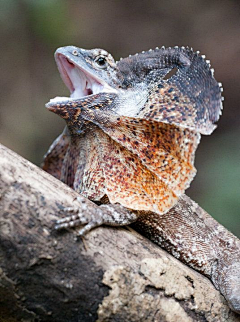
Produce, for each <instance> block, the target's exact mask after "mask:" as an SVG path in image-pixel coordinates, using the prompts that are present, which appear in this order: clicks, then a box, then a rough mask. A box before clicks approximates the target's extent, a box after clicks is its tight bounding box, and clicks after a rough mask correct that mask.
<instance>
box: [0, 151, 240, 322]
mask: <svg viewBox="0 0 240 322" xmlns="http://www.w3.org/2000/svg"><path fill="white" fill-rule="evenodd" d="M0 174H1V181H0V188H1V201H0V321H20V320H21V319H22V320H24V321H37V320H42V321H70V322H71V321H96V320H98V321H169V322H170V321H184V322H185V321H234V322H236V321H240V319H239V316H238V315H236V314H235V313H233V312H232V311H231V310H230V309H229V307H228V305H227V304H226V301H225V300H224V298H223V297H222V296H221V294H220V293H219V292H218V291H217V290H216V289H215V288H214V286H213V285H212V283H211V282H210V281H209V280H208V279H207V278H205V277H204V276H202V275H201V274H199V273H197V272H195V271H194V270H192V269H191V268H189V267H187V266H185V265H184V264H182V263H181V262H179V261H178V260H176V259H175V258H173V257H172V256H171V255H169V254H168V253H166V252H165V251H164V250H162V249H161V248H160V247H158V246H156V245H154V244H153V243H152V242H150V241H149V240H147V239H146V238H144V237H142V236H141V235H139V234H138V233H136V232H135V231H133V230H132V229H131V228H110V227H101V228H97V229H95V230H93V231H91V232H90V233H89V234H87V236H86V237H85V238H84V239H83V240H78V241H77V240H76V238H75V236H76V234H74V233H69V232H66V231H65V232H61V233H59V232H56V231H54V230H53V225H54V222H55V220H56V219H57V218H59V217H64V211H63V208H64V207H68V206H72V205H74V204H76V203H77V202H76V201H75V198H76V197H77V196H78V195H77V193H75V192H74V191H73V190H71V189H70V188H69V187H67V186H66V185H64V184H63V183H61V182H60V181H58V180H57V179H55V178H53V177H52V176H50V175H49V174H47V173H45V172H44V171H42V170H41V169H39V168H38V167H36V166H34V165H33V164H31V163H30V162H28V161H26V160H24V159H23V158H21V157H20V156H18V155H17V154H15V153H14V152H12V151H10V150H8V149H7V148H5V147H3V146H0ZM77 204H78V205H79V207H81V209H82V211H83V212H84V213H85V214H86V216H87V215H88V214H91V213H92V212H97V211H98V206H96V205H95V204H93V203H92V202H90V201H89V200H86V199H85V198H82V201H81V203H80V202H78V203H77Z"/></svg>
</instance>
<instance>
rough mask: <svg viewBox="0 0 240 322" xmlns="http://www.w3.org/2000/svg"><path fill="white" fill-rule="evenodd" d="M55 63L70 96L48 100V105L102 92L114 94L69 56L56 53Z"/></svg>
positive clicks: (112, 90) (105, 84) (101, 81)
mask: <svg viewBox="0 0 240 322" xmlns="http://www.w3.org/2000/svg"><path fill="white" fill-rule="evenodd" d="M56 62H57V65H58V69H59V72H60V75H61V77H62V80H63V81H64V83H65V85H66V86H67V87H68V89H69V90H70V93H71V95H70V97H55V98H53V99H51V100H50V103H56V102H61V103H62V102H64V101H69V100H76V99H79V98H84V97H85V96H89V95H96V94H98V93H102V92H116V90H114V88H112V87H111V86H110V85H108V84H107V83H105V82H104V81H103V80H100V79H99V78H98V77H97V76H95V75H93V74H92V73H90V72H89V71H87V70H86V69H85V68H83V67H81V66H79V65H77V64H75V63H74V61H73V60H71V58H70V57H69V56H67V55H65V54H62V53H58V54H57V55H56Z"/></svg>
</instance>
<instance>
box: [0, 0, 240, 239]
mask: <svg viewBox="0 0 240 322" xmlns="http://www.w3.org/2000/svg"><path fill="white" fill-rule="evenodd" d="M65 45H76V46H78V47H82V48H88V49H91V48H96V47H100V48H103V49H106V50H107V51H109V52H110V53H112V54H113V56H114V57H115V58H116V59H119V58H120V57H121V56H122V57H125V56H128V55H129V54H134V53H136V52H141V51H142V50H148V49H150V48H154V47H156V46H158V47H160V46H162V45H165V46H175V45H178V46H182V45H184V46H190V47H193V49H194V50H200V51H201V53H202V54H205V55H206V56H207V59H210V60H211V63H212V66H213V67H214V69H215V77H216V79H217V80H218V81H219V82H222V83H223V87H224V96H225V101H224V111H223V116H222V117H221V119H220V121H219V122H218V128H217V130H216V131H215V132H214V133H213V135H211V136H210V137H203V138H202V141H201V144H200V147H199V148H198V151H197V154H196V167H197V169H198V174H197V177H196V178H195V180H194V182H193V183H192V185H191V188H190V189H189V190H188V191H187V194H188V195H190V196H191V197H192V198H193V199H194V200H195V201H197V202H198V203H199V204H200V205H201V206H202V207H203V208H204V209H206V210H207V211H208V212H209V213H210V214H211V215H212V216H214V217H215V218H216V219H217V220H218V221H219V222H221V223H222V224H223V225H225V226H226V227H228V229H230V230H231V231H232V232H233V233H235V234H236V235H238V236H240V144H239V137H240V108H239V101H240V58H239V57H240V1H238V0H235V1H233V0H222V1H221V0H206V1H205V0H183V1H177V0H161V1H160V0H148V1H140V0H131V1H130V0H129V1H123V0H119V1H117V0H116V1H114V0H112V1H111V0H102V1H100V0H93V1H92V0H82V1H80V0H79V1H77V0H75V1H74V0H58V1H53V0H1V2H0V57H1V63H0V66H1V73H0V91H1V93H0V94H1V95H0V100H1V105H0V106H1V109H0V139H1V143H3V144H5V145H6V146H8V147H9V148H11V149H13V150H14V151H16V152H18V153H19V154H20V155H22V156H24V157H25V158H27V159H29V160H30V161H32V162H34V163H36V164H37V165H39V164H40V163H41V160H42V156H43V154H44V153H45V152H46V151H47V149H48V147H49V145H50V144H51V142H52V141H53V140H54V138H55V137H56V136H57V135H58V134H59V133H60V132H61V131H62V129H63V127H64V122H63V120H61V119H60V118H58V117H57V116H56V115H54V114H51V113H50V112H48V111H47V110H46V109H45V107H44V104H45V103H46V102H47V101H48V100H49V99H50V98H52V97H55V96H68V90H67V88H65V86H64V84H63V82H62V80H61V78H60V76H59V73H58V71H57V68H56V65H55V62H54V59H53V53H54V51H55V49H56V48H57V47H60V46H65Z"/></svg>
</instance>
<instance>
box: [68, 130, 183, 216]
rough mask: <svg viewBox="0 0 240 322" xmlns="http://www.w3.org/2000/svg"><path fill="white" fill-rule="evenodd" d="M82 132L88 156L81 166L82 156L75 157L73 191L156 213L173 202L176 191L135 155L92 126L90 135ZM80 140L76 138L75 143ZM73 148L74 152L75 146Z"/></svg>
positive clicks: (175, 198) (94, 198) (175, 197)
mask: <svg viewBox="0 0 240 322" xmlns="http://www.w3.org/2000/svg"><path fill="white" fill-rule="evenodd" d="M86 135H87V137H88V144H87V147H86V150H87V151H86V152H85V153H86V154H85V156H88V158H86V159H85V160H86V162H85V163H84V165H83V164H82V160H83V159H82V158H81V159H80V158H79V160H78V161H79V163H78V167H80V168H81V169H80V170H79V169H78V173H76V175H75V176H74V184H73V185H74V189H75V190H76V191H78V192H80V193H81V194H82V195H84V196H86V197H88V198H90V199H92V200H100V199H101V198H102V197H103V196H104V194H106V195H107V197H108V199H109V201H110V202H111V203H120V204H122V205H123V206H125V207H127V208H131V209H142V210H151V211H155V212H157V213H164V212H165V211H166V210H167V209H169V207H171V205H173V204H175V203H176V201H177V199H178V198H177V196H176V194H174V192H173V191H172V190H171V189H169V188H168V187H167V185H166V184H165V183H164V182H163V181H162V180H160V179H159V178H158V177H157V176H156V175H155V174H154V173H152V172H151V171H149V170H148V169H147V168H146V167H145V166H144V165H143V164H142V162H141V161H140V159H139V158H138V157H137V156H136V155H134V154H133V153H131V152H130V151H128V150H127V149H125V148H124V147H123V146H121V145H120V144H118V143H116V142H115V141H113V140H112V139H111V138H110V137H109V136H108V135H106V134H105V133H104V132H103V131H102V130H100V129H97V128H96V129H95V130H94V134H93V133H92V135H91V138H90V135H89V134H86ZM85 139H86V138H84V139H83V140H85ZM94 141H95V142H94ZM82 143H83V142H81V139H79V140H78V145H79V146H81V145H82ZM70 149H71V148H70ZM73 150H74V151H76V146H74V147H73ZM87 154H88V155H87Z"/></svg>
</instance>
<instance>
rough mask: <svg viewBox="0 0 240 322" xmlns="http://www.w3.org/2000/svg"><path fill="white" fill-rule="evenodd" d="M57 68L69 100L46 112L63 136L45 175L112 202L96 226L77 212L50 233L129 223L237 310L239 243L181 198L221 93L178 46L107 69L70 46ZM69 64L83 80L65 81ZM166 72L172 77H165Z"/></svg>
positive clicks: (101, 55)
mask: <svg viewBox="0 0 240 322" xmlns="http://www.w3.org/2000/svg"><path fill="white" fill-rule="evenodd" d="M65 59H68V62H67V63H66V61H65ZM56 60H57V63H58V67H59V70H60V73H61V75H62V78H63V80H64V81H65V83H66V85H67V86H68V87H69V89H70V91H71V93H72V97H73V99H69V100H64V101H61V99H59V100H58V101H57V102H56V101H54V102H51V101H50V102H49V103H48V104H47V107H48V109H49V110H50V111H52V112H54V113H56V114H58V115H60V116H61V117H62V118H64V119H65V120H66V123H67V128H66V129H65V131H64V133H63V134H62V135H61V136H60V137H59V138H58V139H57V140H56V141H55V142H54V143H53V145H52V146H51V148H50V150H49V152H48V153H47V155H46V156H45V160H44V164H43V169H45V170H46V171H48V172H49V173H51V174H52V175H54V176H55V177H57V178H58V179H60V180H62V181H63V182H65V183H66V184H68V185H69V186H70V187H72V188H73V189H74V190H76V191H78V192H79V193H80V194H82V195H84V196H85V197H87V198H89V199H91V200H93V201H95V202H97V203H109V202H110V203H111V204H113V207H109V206H108V205H102V206H101V207H100V208H101V209H102V210H101V211H100V214H99V217H98V218H90V219H86V218H83V216H82V214H81V213H77V214H76V215H73V216H69V217H67V218H64V219H62V220H59V221H58V223H57V225H56V228H57V229H61V228H66V227H72V226H76V225H79V224H86V225H85V227H84V228H82V229H81V230H80V232H79V235H83V234H85V233H86V232H87V231H89V230H90V229H92V228H93V227H96V226H99V225H101V224H108V225H114V226H121V225H127V224H130V223H133V222H135V224H134V225H135V228H136V229H137V230H139V231H141V232H142V233H143V234H144V235H146V236H147V237H149V238H150V239H151V240H153V241H154V242H155V243H157V244H159V245H160V246H162V247H164V248H165V249H167V250H168V251H169V252H170V253H171V254H173V255H174V256H175V257H177V258H179V259H180V260H182V261H183V262H184V263H186V264H188V265H189V266H191V267H193V268H194V269H196V270H198V271H200V272H201V273H203V274H205V275H206V276H208V277H209V278H210V279H211V280H212V281H213V283H214V285H215V286H216V288H218V289H219V290H220V291H221V292H222V294H223V295H224V296H225V298H226V299H227V301H228V302H229V305H230V306H231V308H232V309H233V310H235V311H236V312H239V311H240V283H239V279H240V273H239V272H240V262H239V250H240V246H239V242H238V241H237V239H236V238H235V237H234V236H233V235H232V234H230V233H229V232H227V231H226V230H224V228H223V227H222V226H221V225H219V224H218V223H216V222H215V221H214V220H213V219H212V218H211V217H210V216H209V215H208V214H206V213H204V212H203V210H201V211H200V212H199V209H200V208H199V207H198V206H197V205H196V204H195V203H194V202H192V201H191V200H190V199H188V198H187V197H186V196H184V192H185V190H186V189H187V188H188V186H189V184H190V182H191V181H192V179H193V177H194V175H195V173H196V170H195V168H194V156H195V151H196V148H197V145H198V143H199V141H200V134H211V132H212V131H213V130H214V128H215V127H216V126H215V125H214V122H216V121H217V120H218V118H219V116H220V114H221V108H222V103H221V86H219V84H218V83H217V82H216V80H215V79H214V77H213V70H211V69H210V65H209V62H207V61H205V60H204V57H203V56H200V55H199V53H198V52H197V53H194V52H193V51H192V50H191V49H188V48H178V47H175V48H167V49H165V48H161V49H158V48H157V49H155V50H151V51H148V52H143V53H141V54H136V55H134V56H129V57H128V58H125V59H122V60H120V61H119V62H117V63H115V61H114V59H113V57H112V56H111V55H110V54H108V53H107V52H106V51H103V50H101V49H94V50H84V49H79V48H77V47H73V46H70V47H63V48H60V49H59V50H58V51H57V52H56ZM63 61H64V63H62V62H63ZM69 62H70V63H71V64H74V65H71V64H70V63H69ZM72 66H75V67H74V68H75V69H74V70H77V71H78V70H80V75H82V73H84V75H87V76H84V77H82V76H81V77H78V76H76V74H71V71H70V72H69V70H72ZM173 68H176V69H177V72H176V74H175V75H173V76H171V77H170V78H167V74H168V73H169V72H170V71H171V70H172V69H173ZM66 70H67V71H66ZM76 79H77V80H76ZM78 82H79V83H81V84H80V85H79V88H78V87H77V86H78ZM85 83H86V85H85ZM89 84H90V85H89ZM96 84H97V85H96ZM99 84H100V85H101V86H102V88H104V89H103V90H102V91H98V89H99ZM101 86H100V87H101ZM96 87H97V93H95V92H94V90H95V88H96ZM76 88H77V90H76ZM76 92H78V93H83V94H84V96H81V97H77V96H76ZM196 209H198V211H196ZM199 213H200V214H201V215H199Z"/></svg>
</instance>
